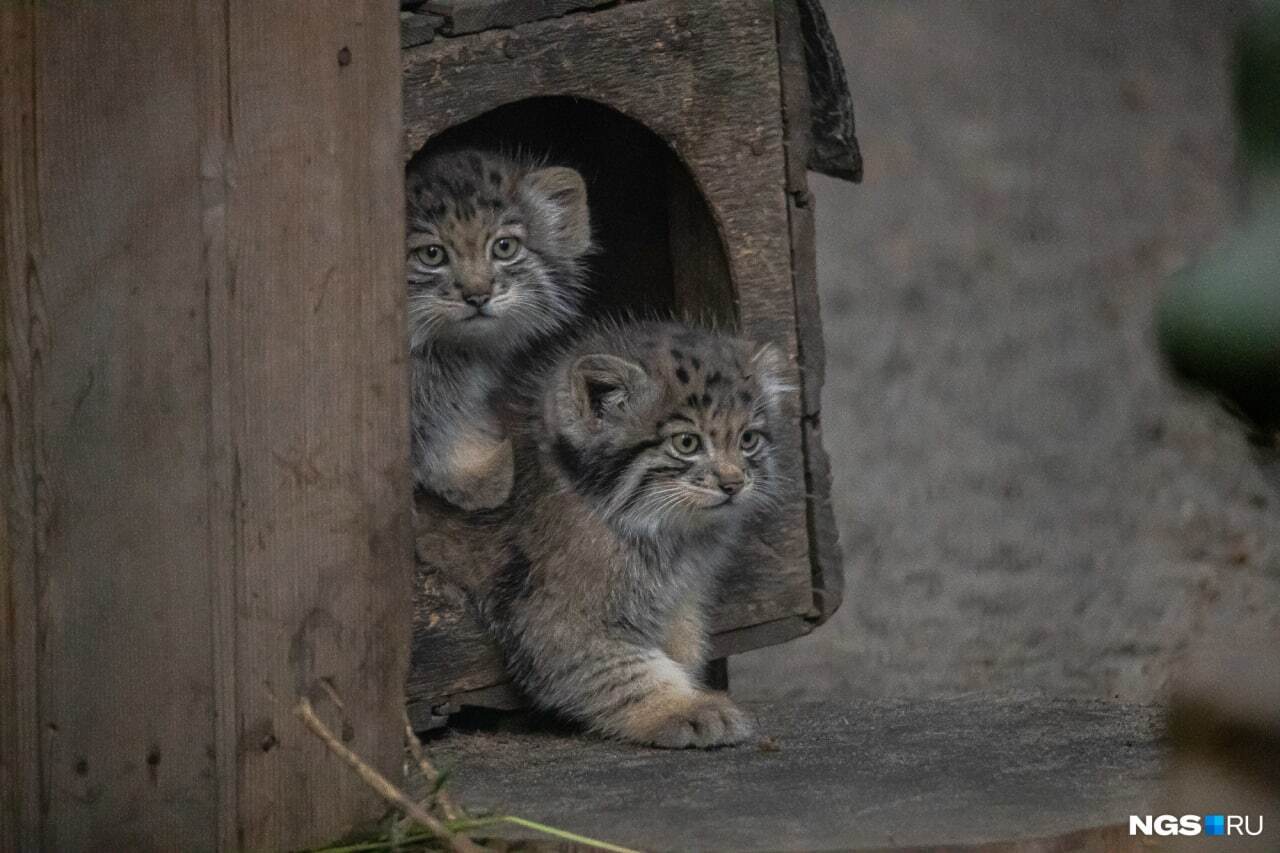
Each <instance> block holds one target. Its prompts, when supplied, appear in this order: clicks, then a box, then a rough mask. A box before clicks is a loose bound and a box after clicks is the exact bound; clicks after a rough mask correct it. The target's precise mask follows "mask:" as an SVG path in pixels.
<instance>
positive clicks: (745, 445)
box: [738, 429, 763, 456]
mask: <svg viewBox="0 0 1280 853" xmlns="http://www.w3.org/2000/svg"><path fill="white" fill-rule="evenodd" d="M762 441H763V439H761V437H760V433H758V432H756V431H755V430H753V429H749V430H747V431H746V432H744V433H743V434H742V438H741V439H740V440H739V441H738V446H739V447H741V448H742V452H743V453H745V454H746V455H748V456H750V455H751V454H753V453H755V452H756V451H757V450H759V449H760V444H761V442H762Z"/></svg>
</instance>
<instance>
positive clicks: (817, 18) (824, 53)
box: [795, 0, 862, 183]
mask: <svg viewBox="0 0 1280 853" xmlns="http://www.w3.org/2000/svg"><path fill="white" fill-rule="evenodd" d="M795 2H796V6H797V11H798V12H799V24H800V32H801V36H802V38H803V42H804V59H805V66H806V67H807V69H808V80H807V89H808V92H809V100H810V102H811V103H812V111H811V112H810V116H809V127H810V132H811V135H812V146H811V148H810V151H809V157H808V161H807V164H808V166H809V168H810V169H813V170H814V171H815V172H822V173H823V174H826V175H831V176H832V177H834V178H844V179H845V180H847V181H853V182H855V183H857V182H858V181H861V180H862V152H861V150H859V148H858V137H857V136H856V135H855V134H854V121H853V99H852V98H851V97H850V96H849V79H848V77H847V75H846V74H845V71H844V63H843V62H841V61H840V49H839V48H838V47H837V46H836V40H835V36H833V35H832V34H831V26H830V25H829V24H828V23H827V13H826V12H824V11H823V9H822V0H795Z"/></svg>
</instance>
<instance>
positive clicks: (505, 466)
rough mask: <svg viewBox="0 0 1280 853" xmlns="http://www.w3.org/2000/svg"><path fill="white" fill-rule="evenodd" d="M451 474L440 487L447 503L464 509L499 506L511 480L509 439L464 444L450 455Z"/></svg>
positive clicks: (512, 465) (508, 494)
mask: <svg viewBox="0 0 1280 853" xmlns="http://www.w3.org/2000/svg"><path fill="white" fill-rule="evenodd" d="M452 474H453V478H452V482H451V483H449V484H448V485H447V486H445V487H444V488H442V489H441V490H440V496H441V497H443V498H444V499H445V500H447V501H448V502H449V503H451V504H453V505H454V506H456V507H458V508H459V509H462V510H466V511H467V512H475V511H476V510H481V509H494V508H495V507H500V506H502V505H503V504H504V503H506V502H507V498H509V497H511V486H512V483H513V482H514V480H515V453H514V450H513V448H512V446H511V440H510V439H503V440H502V442H500V443H497V442H494V443H491V444H483V443H480V442H472V443H469V444H467V445H464V446H463V447H461V448H460V449H459V450H458V451H457V452H456V454H455V456H454V470H453V472H452Z"/></svg>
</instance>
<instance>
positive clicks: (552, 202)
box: [520, 166, 591, 256]
mask: <svg viewBox="0 0 1280 853" xmlns="http://www.w3.org/2000/svg"><path fill="white" fill-rule="evenodd" d="M520 187H521V189H522V190H524V195H525V197H526V198H528V199H529V200H530V201H531V202H532V203H533V204H534V206H535V207H536V208H537V210H538V213H539V214H540V216H541V219H543V220H544V221H545V222H546V224H547V226H548V228H549V229H550V234H549V235H548V236H549V237H550V239H551V240H552V241H553V242H554V243H555V245H556V247H557V248H558V249H559V250H560V252H561V253H562V254H565V255H569V256H577V255H582V254H585V253H586V251H587V250H588V249H590V248H591V212H590V210H589V209H588V207H587V184H586V182H585V181H584V180H582V175H580V174H578V173H577V172H575V171H574V170H573V169H570V168H567V167H565V166H548V167H547V168H545V169H535V170H534V171H532V172H530V173H529V174H527V175H525V176H524V179H523V180H522V181H521V182H520Z"/></svg>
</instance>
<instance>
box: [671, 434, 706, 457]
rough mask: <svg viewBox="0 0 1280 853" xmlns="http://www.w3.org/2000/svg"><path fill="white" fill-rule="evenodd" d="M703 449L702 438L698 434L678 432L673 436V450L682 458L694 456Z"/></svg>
mask: <svg viewBox="0 0 1280 853" xmlns="http://www.w3.org/2000/svg"><path fill="white" fill-rule="evenodd" d="M701 448H702V437H701V436H699V435H698V434H697V433H696V432H678V433H676V434H675V435H673V436H671V449H672V450H674V451H675V452H676V453H678V454H680V455H681V456H692V455H693V454H695V453H697V452H698V451H699V450H700V449H701Z"/></svg>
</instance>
